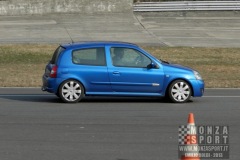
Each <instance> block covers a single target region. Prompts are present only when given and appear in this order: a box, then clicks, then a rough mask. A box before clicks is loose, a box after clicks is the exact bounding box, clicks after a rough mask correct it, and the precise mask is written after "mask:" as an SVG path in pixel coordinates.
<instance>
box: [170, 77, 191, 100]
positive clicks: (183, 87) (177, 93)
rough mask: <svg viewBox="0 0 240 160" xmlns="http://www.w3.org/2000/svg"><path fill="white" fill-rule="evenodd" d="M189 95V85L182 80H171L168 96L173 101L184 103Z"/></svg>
mask: <svg viewBox="0 0 240 160" xmlns="http://www.w3.org/2000/svg"><path fill="white" fill-rule="evenodd" d="M191 96H192V89H191V86H190V85H189V84H188V83H187V82H186V81H184V80H176V81H173V82H172V83H171V85H170V86H169V88H168V98H169V99H170V100H171V101H172V102H174V103H185V102H187V101H189V100H190V98H191Z"/></svg>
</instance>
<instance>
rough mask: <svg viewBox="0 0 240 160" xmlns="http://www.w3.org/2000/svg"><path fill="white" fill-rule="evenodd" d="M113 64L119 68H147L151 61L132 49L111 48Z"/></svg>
mask: <svg viewBox="0 0 240 160" xmlns="http://www.w3.org/2000/svg"><path fill="white" fill-rule="evenodd" d="M111 58H112V64H113V65H114V66H117V67H134V68H146V67H147V66H148V65H149V64H151V59H149V58H148V57H147V56H145V55H144V54H142V53H141V52H139V51H137V50H135V49H132V48H121V47H112V48H111Z"/></svg>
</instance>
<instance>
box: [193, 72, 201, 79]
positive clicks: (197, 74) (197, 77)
mask: <svg viewBox="0 0 240 160" xmlns="http://www.w3.org/2000/svg"><path fill="white" fill-rule="evenodd" d="M193 73H194V76H195V78H196V79H197V80H202V76H201V75H200V74H199V73H198V72H197V71H193Z"/></svg>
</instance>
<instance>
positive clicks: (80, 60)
mask: <svg viewBox="0 0 240 160" xmlns="http://www.w3.org/2000/svg"><path fill="white" fill-rule="evenodd" d="M72 61H73V63H75V64H80V65H94V66H105V65H106V57H105V49H104V48H103V47H101V48H88V49H80V50H75V51H73V52H72Z"/></svg>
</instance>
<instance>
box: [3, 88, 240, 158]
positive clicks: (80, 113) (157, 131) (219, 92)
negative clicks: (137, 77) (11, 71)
mask: <svg viewBox="0 0 240 160" xmlns="http://www.w3.org/2000/svg"><path fill="white" fill-rule="evenodd" d="M190 112H193V113H194V115H195V123H196V124H201V125H228V126H229V128H230V159H231V160H239V157H240V153H239V147H240V138H239V133H240V125H239V123H240V116H239V114H240V89H206V92H205V95H204V97H202V98H193V99H192V101H190V102H189V103H185V104H173V103H168V102H166V101H164V100H163V99H156V98H124V97H122V98H107V97H90V98H86V99H84V100H83V101H82V102H80V103H77V104H65V103H61V102H60V100H59V99H58V98H57V97H56V96H54V95H51V94H47V93H44V92H41V91H40V88H1V89H0V159H1V160H7V159H10V160H22V159H24V160H43V159H44V160H66V159H67V160H76V159H78V160H96V159H100V160H176V159H178V158H177V153H178V152H177V145H178V126H179V125H185V124H186V123H187V117H188V113H190Z"/></svg>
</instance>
